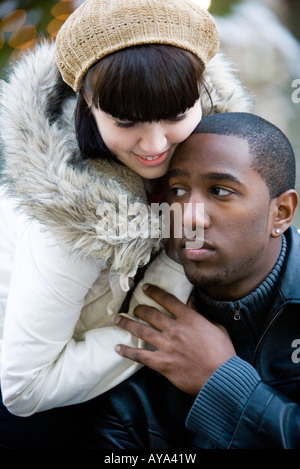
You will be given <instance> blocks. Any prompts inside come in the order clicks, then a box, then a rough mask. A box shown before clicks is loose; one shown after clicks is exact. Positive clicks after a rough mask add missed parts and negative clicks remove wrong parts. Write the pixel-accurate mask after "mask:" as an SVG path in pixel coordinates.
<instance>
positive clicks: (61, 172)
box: [0, 42, 250, 278]
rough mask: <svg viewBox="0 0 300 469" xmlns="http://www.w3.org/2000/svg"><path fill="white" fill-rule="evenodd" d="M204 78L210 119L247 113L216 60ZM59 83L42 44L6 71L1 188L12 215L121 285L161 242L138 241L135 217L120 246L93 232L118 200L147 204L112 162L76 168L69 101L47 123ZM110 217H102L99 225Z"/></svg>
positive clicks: (141, 236) (0, 115) (243, 96)
mask: <svg viewBox="0 0 300 469" xmlns="http://www.w3.org/2000/svg"><path fill="white" fill-rule="evenodd" d="M205 78H206V82H207V84H208V88H209V91H210V94H211V97H212V99H213V112H226V111H247V110H249V108H250V100H249V97H248V95H247V93H246V92H245V90H244V89H243V87H242V86H241V84H240V83H239V82H238V81H237V80H236V79H235V78H234V77H233V75H232V72H231V66H230V64H228V63H227V62H226V60H225V59H224V57H222V56H221V55H218V56H217V57H216V58H215V59H213V60H212V61H211V63H210V64H209V65H208V67H207V71H206V74H205ZM59 81H60V80H59V72H58V69H57V66H56V62H55V55H54V44H53V43H52V44H49V43H47V42H44V43H42V44H41V45H39V46H37V47H36V49H35V51H33V52H29V53H27V54H25V55H24V57H23V58H22V59H21V60H20V61H18V62H17V63H16V64H15V66H14V67H13V70H12V73H11V74H10V76H9V81H8V82H7V83H6V82H2V86H1V101H0V105H1V108H0V138H1V146H2V153H3V154H2V156H1V159H2V161H1V165H2V166H3V174H2V182H3V183H4V184H5V186H6V188H7V190H8V192H9V194H10V195H11V196H12V197H14V198H15V199H16V201H17V205H18V207H19V209H21V210H22V211H23V212H25V213H26V214H27V216H29V217H30V218H33V219H36V220H38V221H39V222H40V223H42V224H43V225H44V226H45V228H46V229H47V230H49V231H50V232H51V233H52V235H53V236H54V237H55V238H56V240H57V242H59V243H61V244H63V245H64V246H65V247H67V249H68V251H69V252H70V253H71V254H76V255H78V256H80V257H81V258H89V259H91V258H92V259H100V258H101V259H103V260H105V262H106V265H107V267H108V268H109V269H110V271H111V272H112V273H118V274H120V275H121V276H123V277H124V278H128V276H133V275H134V274H135V272H136V270H137V268H138V266H140V265H144V264H146V263H147V262H148V261H149V258H150V255H151V252H152V251H153V250H157V249H158V248H159V247H160V239H159V238H150V237H149V236H145V230H144V228H141V226H144V225H143V223H141V220H140V217H139V215H138V214H135V215H132V216H131V227H132V226H136V230H131V232H130V233H129V235H128V236H127V238H126V237H125V238H124V236H122V237H118V236H114V234H113V233H111V232H109V230H107V231H105V230H100V231H99V230H98V229H97V226H99V225H98V224H99V221H100V218H99V204H100V205H101V204H102V205H101V206H103V203H107V204H112V205H108V207H112V206H114V207H115V208H116V211H118V207H119V201H120V199H119V196H120V195H123V196H126V197H127V202H128V204H134V203H146V198H145V193H144V189H143V185H142V181H141V179H140V177H139V176H137V175H136V174H135V173H134V172H133V171H131V170H130V169H128V168H125V167H122V166H120V165H118V164H115V163H113V162H112V163H110V162H105V161H92V162H85V161H82V159H81V158H80V155H79V149H78V147H77V143H76V138H75V133H74V120H73V114H74V107H75V100H76V96H75V95H73V94H71V93H70V96H69V97H68V98H67V99H66V100H65V101H64V104H63V109H62V111H61V113H60V114H59V117H58V118H57V119H55V120H54V121H52V120H51V116H49V105H51V103H52V108H53V102H54V103H55V99H56V96H55V90H57V87H58V83H59ZM203 107H204V114H205V113H207V112H208V110H209V109H210V107H211V103H210V102H209V100H208V99H207V97H203ZM147 210H148V212H147V213H148V214H149V213H150V209H149V208H148V209H147ZM113 212H114V211H113V210H108V213H107V214H106V216H105V219H106V221H109V220H110V218H109V217H110V216H113ZM147 216H148V215H147ZM111 221H113V220H111ZM119 221H120V220H119ZM123 221H124V223H126V222H127V223H128V220H125V219H124V220H123ZM146 235H147V233H146Z"/></svg>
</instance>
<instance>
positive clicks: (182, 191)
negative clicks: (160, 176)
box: [171, 187, 187, 197]
mask: <svg viewBox="0 0 300 469" xmlns="http://www.w3.org/2000/svg"><path fill="white" fill-rule="evenodd" d="M171 192H172V193H173V194H174V195H175V197H182V196H183V195H186V194H187V191H186V190H185V189H180V188H178V187H174V188H173V189H171Z"/></svg>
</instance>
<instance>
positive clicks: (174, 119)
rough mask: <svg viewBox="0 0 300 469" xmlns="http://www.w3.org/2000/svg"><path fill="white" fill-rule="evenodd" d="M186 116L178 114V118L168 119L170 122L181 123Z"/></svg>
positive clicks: (185, 114)
mask: <svg viewBox="0 0 300 469" xmlns="http://www.w3.org/2000/svg"><path fill="white" fill-rule="evenodd" d="M186 116H187V113H186V112H184V113H183V114H179V115H178V116H175V117H172V118H171V119H169V121H170V122H181V121H183V120H184V119H185V118H186Z"/></svg>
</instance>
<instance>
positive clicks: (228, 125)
mask: <svg viewBox="0 0 300 469" xmlns="http://www.w3.org/2000/svg"><path fill="white" fill-rule="evenodd" d="M194 133H208V134H218V135H233V136H235V137H239V138H242V139H243V140H246V141H247V143H248V146H249V152H250V154H251V155H252V156H253V159H252V163H251V166H252V168H253V169H254V170H255V171H257V173H258V174H259V175H260V176H261V177H262V178H263V180H264V181H265V183H266V185H267V187H268V189H269V193H270V198H271V199H274V198H276V197H278V196H279V195H280V194H282V193H283V192H285V191H287V190H289V189H294V188H295V179H296V163H295V155H294V151H293V148H292V146H291V144H290V142H289V140H288V139H287V137H286V136H285V135H284V133H283V132H282V131H281V130H280V129H279V128H278V127H276V126H275V125H273V124H271V123H270V122H268V121H266V120H265V119H263V118H261V117H259V116H256V115H254V114H250V113H242V112H228V113H224V114H223V113H222V114H214V115H211V116H207V117H204V118H203V119H202V120H201V122H200V123H199V124H198V126H197V127H196V129H195V130H194Z"/></svg>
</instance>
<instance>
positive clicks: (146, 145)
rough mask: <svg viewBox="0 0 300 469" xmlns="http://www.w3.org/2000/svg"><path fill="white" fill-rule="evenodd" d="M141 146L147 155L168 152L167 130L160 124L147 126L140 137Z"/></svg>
mask: <svg viewBox="0 0 300 469" xmlns="http://www.w3.org/2000/svg"><path fill="white" fill-rule="evenodd" d="M139 146H140V148H141V150H142V151H143V152H144V153H145V154H146V155H153V156H154V155H159V154H161V153H163V152H164V151H166V150H168V139H167V136H166V133H165V129H164V127H163V125H162V124H160V123H159V122H155V123H150V124H147V125H145V127H144V128H143V130H142V134H141V136H140V141H139Z"/></svg>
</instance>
